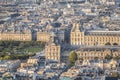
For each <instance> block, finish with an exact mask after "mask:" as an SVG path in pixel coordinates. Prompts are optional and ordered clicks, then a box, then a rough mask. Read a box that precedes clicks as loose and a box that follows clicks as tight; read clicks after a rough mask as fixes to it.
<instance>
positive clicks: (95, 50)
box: [76, 47, 120, 60]
mask: <svg viewBox="0 0 120 80" xmlns="http://www.w3.org/2000/svg"><path fill="white" fill-rule="evenodd" d="M76 52H77V54H78V59H83V60H85V59H88V60H91V59H96V58H97V59H104V58H105V57H106V55H112V56H113V57H116V56H119V55H120V50H119V49H115V48H112V47H108V48H106V47H84V48H80V49H79V50H76Z"/></svg>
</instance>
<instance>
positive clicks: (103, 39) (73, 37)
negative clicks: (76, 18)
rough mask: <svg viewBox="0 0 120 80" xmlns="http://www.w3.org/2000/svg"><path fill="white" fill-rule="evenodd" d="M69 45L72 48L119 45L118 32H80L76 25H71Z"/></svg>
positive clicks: (119, 35)
mask: <svg viewBox="0 0 120 80" xmlns="http://www.w3.org/2000/svg"><path fill="white" fill-rule="evenodd" d="M70 44H71V45H74V46H80V45H85V46H95V45H97V46H104V45H107V44H109V45H120V31H108V30H105V31H102V30H101V31H82V29H81V28H80V26H79V24H78V23H75V24H74V25H73V28H72V30H71V34H70Z"/></svg>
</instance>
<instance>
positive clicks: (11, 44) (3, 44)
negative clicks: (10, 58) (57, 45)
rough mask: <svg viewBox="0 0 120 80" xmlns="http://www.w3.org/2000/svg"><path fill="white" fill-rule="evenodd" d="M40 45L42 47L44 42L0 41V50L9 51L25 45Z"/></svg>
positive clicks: (22, 47)
mask: <svg viewBox="0 0 120 80" xmlns="http://www.w3.org/2000/svg"><path fill="white" fill-rule="evenodd" d="M35 46H37V47H40V48H44V46H45V43H43V42H36V41H26V42H23V41H0V52H11V53H13V51H16V50H22V49H24V48H26V47H35Z"/></svg>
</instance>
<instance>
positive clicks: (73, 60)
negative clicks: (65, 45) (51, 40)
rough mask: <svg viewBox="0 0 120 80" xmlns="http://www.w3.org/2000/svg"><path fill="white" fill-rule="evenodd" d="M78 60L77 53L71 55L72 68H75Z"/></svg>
mask: <svg viewBox="0 0 120 80" xmlns="http://www.w3.org/2000/svg"><path fill="white" fill-rule="evenodd" d="M77 59H78V57H77V53H76V52H74V51H73V52H70V55H69V63H70V65H71V66H73V65H74V64H75V61H76V60H77Z"/></svg>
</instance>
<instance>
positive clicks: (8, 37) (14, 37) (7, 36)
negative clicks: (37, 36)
mask: <svg viewBox="0 0 120 80" xmlns="http://www.w3.org/2000/svg"><path fill="white" fill-rule="evenodd" d="M0 40H1V41H31V40H32V34H31V33H25V34H22V33H0Z"/></svg>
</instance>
